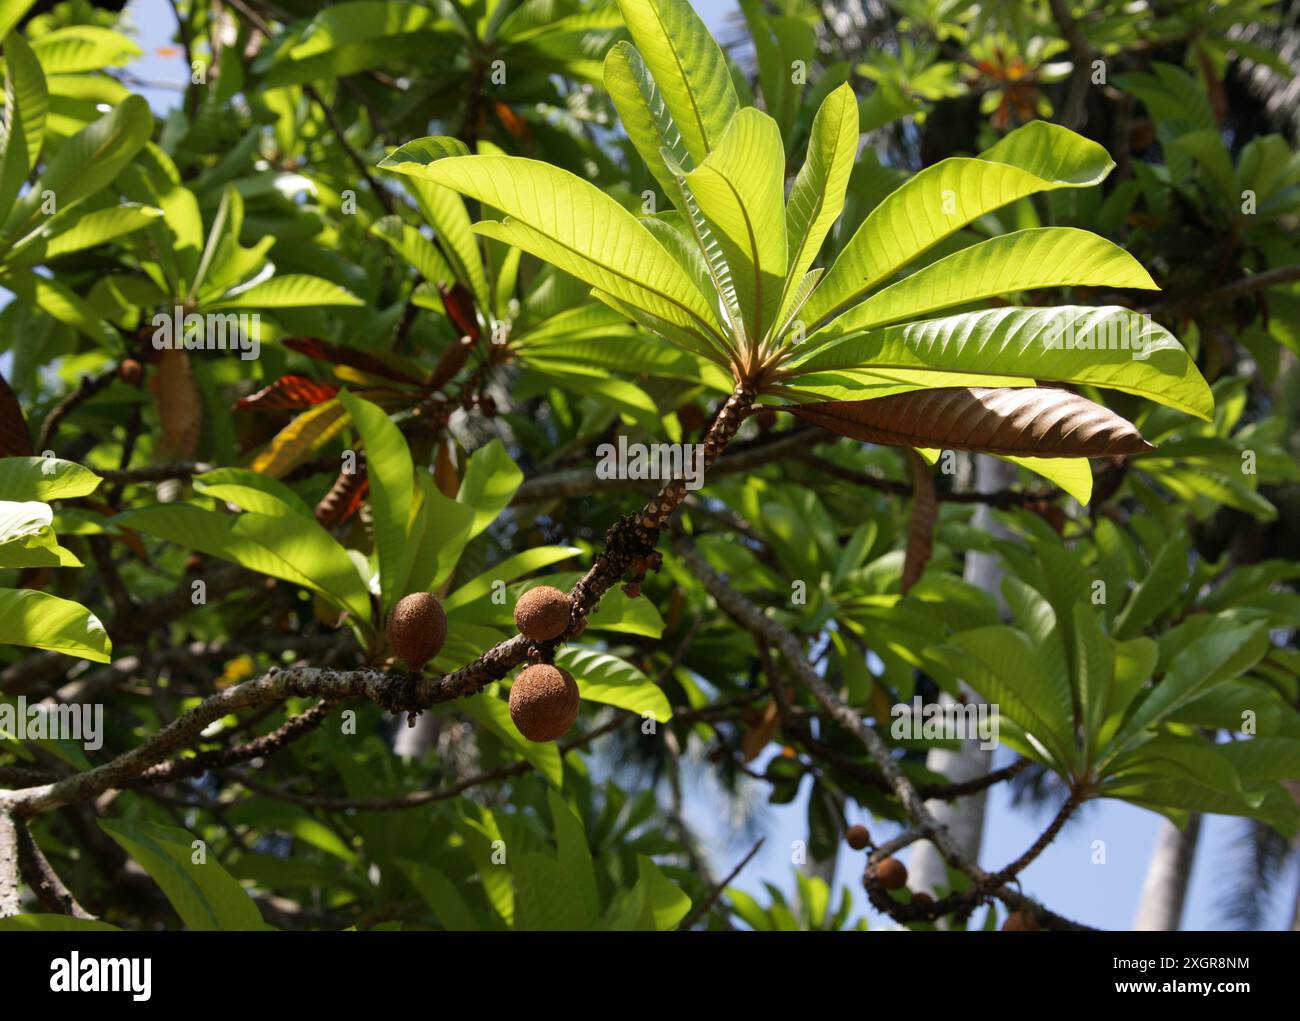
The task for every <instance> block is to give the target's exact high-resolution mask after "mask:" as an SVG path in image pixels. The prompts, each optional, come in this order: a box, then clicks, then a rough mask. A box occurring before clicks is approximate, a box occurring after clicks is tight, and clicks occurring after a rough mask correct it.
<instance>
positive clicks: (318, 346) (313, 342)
mask: <svg viewBox="0 0 1300 1021" xmlns="http://www.w3.org/2000/svg"><path fill="white" fill-rule="evenodd" d="M281 343H283V344H284V346H285V347H287V348H288V349H289V350H290V351H297V352H298V353H299V354H304V355H306V356H307V357H308V358H315V359H316V360H317V361H321V362H329V363H330V364H331V365H350V366H352V368H354V369H360V370H361V371H362V372H368V373H370V374H371V375H374V376H383V377H384V378H385V379H395V380H397V381H398V382H399V383H409V384H411V385H412V386H419V385H420V381H419V380H418V379H414V378H413V377H411V376H408V375H407V374H406V373H405V372H403V371H402V370H401V369H395V368H393V367H392V366H391V365H389V364H388V363H387V362H384V361H382V360H380V359H379V358H376V357H375V356H374V355H372V354H370V353H369V352H368V351H358V350H357V349H356V348H351V347H340V346H339V345H338V344H331V343H330V342H329V341H328V340H320V339H318V338H316V337H287V338H286V339H285V340H283V341H282V342H281Z"/></svg>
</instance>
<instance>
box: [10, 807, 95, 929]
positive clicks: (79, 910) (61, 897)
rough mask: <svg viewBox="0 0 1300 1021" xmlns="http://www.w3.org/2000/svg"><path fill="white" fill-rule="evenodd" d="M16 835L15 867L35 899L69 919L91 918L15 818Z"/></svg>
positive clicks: (47, 909) (46, 907)
mask: <svg viewBox="0 0 1300 1021" xmlns="http://www.w3.org/2000/svg"><path fill="white" fill-rule="evenodd" d="M14 827H15V829H16V831H17V835H18V868H19V871H20V872H21V873H22V877H23V879H25V880H26V881H27V885H28V886H29V887H30V888H31V891H32V893H34V894H36V899H37V900H38V901H40V902H41V906H42V907H43V908H45V910H46V911H50V912H53V913H55V914H59V915H71V916H72V917H73V918H94V917H95V916H94V915H92V914H91V913H90V912H89V911H87V910H86V909H85V908H83V907H82V906H81V904H80V903H78V901H77V898H76V896H75V895H74V894H73V893H72V891H71V890H69V889H68V888H67V886H65V885H64V883H63V880H62V879H60V878H59V874H58V873H57V872H55V871H54V867H53V866H52V865H51V864H50V863H49V861H48V860H47V859H46V857H45V855H44V854H43V853H42V851H41V849H40V846H39V845H38V844H37V843H36V841H35V840H34V839H33V838H32V835H31V833H29V832H28V830H27V826H26V824H25V823H23V822H21V821H15V822H14Z"/></svg>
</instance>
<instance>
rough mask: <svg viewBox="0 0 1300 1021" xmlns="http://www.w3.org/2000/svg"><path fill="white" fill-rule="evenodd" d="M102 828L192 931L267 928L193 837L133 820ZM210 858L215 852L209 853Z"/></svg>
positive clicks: (254, 907)
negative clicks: (199, 854) (197, 847)
mask: <svg viewBox="0 0 1300 1021" xmlns="http://www.w3.org/2000/svg"><path fill="white" fill-rule="evenodd" d="M99 825H100V828H101V829H103V830H104V832H105V833H107V834H108V835H109V836H110V837H112V838H113V839H114V840H115V841H117V843H118V844H120V845H121V847H122V849H123V850H124V851H126V853H127V854H129V855H130V856H131V857H132V858H133V859H135V861H136V862H138V863H139V864H140V865H141V866H143V867H144V870H145V871H146V872H148V873H149V875H150V876H151V877H153V880H154V882H156V883H157V884H158V885H159V886H161V887H162V891H163V893H165V894H166V895H167V899H168V900H169V901H171V905H172V907H174V908H175V909H176V913H177V914H178V915H180V916H181V921H182V922H184V923H185V926H186V928H188V929H190V930H192V931H212V930H220V931H232V930H248V929H257V930H260V929H266V928H269V927H268V926H267V924H266V923H265V922H264V921H263V920H262V914H261V912H260V911H258V910H257V905H256V904H254V903H253V900H252V898H251V897H249V896H248V894H247V893H245V892H244V888H243V887H242V886H240V885H239V883H238V882H237V881H236V880H235V878H234V877H233V876H232V875H231V874H230V873H229V872H227V871H226V870H225V869H223V868H222V867H221V865H220V864H218V863H217V861H216V860H215V858H212V859H211V860H209V858H208V857H206V856H204V857H201V858H199V860H198V861H196V860H195V858H196V850H195V847H194V844H195V843H196V841H195V839H194V836H193V835H192V834H190V833H187V832H186V831H185V830H181V829H176V828H175V827H173V826H160V825H158V824H157V823H151V822H145V821H143V820H132V819H101V820H99ZM207 854H208V855H211V854H212V852H211V851H210V850H209V851H208V852H207Z"/></svg>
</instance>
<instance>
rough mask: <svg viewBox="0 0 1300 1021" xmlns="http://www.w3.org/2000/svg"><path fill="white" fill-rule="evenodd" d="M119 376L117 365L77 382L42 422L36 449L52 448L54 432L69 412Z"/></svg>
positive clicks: (39, 450)
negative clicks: (74, 387) (73, 388)
mask: <svg viewBox="0 0 1300 1021" xmlns="http://www.w3.org/2000/svg"><path fill="white" fill-rule="evenodd" d="M116 378H117V366H116V365H114V366H112V367H111V368H108V369H105V370H104V371H103V372H101V373H100V374H99V375H98V376H82V377H81V382H80V383H78V384H77V387H76V389H75V390H72V391H71V392H70V393H68V394H67V395H65V396H64V398H63V400H61V401H59V403H58V404H56V405H54V407H53V408H51V409H50V413H49V414H48V415H46V416H45V421H44V422H42V423H41V431H40V435H39V436H37V438H36V451H37V454H38V455H40V454H41V453H42V452H43V451H46V450H49V449H50V442H51V441H52V440H53V439H54V432H55V430H56V429H58V427H59V423H60V422H62V421H63V419H64V418H66V417H67V416H68V414H69V413H70V412H71V411H72V410H73V409H74V408H76V407H77V406H78V405H79V404H82V403H83V402H85V401H88V400H89V399H90V398H91V397H93V396H95V394H97V393H99V391H100V390H102V389H104V387H106V386H108V384H109V383H111V382H113V380H115V379H116Z"/></svg>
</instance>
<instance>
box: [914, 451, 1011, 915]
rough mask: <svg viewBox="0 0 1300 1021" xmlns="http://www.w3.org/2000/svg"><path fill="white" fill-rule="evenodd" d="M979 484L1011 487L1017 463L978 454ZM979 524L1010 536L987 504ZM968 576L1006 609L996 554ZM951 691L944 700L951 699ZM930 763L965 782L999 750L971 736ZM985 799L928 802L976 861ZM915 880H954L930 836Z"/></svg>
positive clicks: (921, 846) (973, 557)
mask: <svg viewBox="0 0 1300 1021" xmlns="http://www.w3.org/2000/svg"><path fill="white" fill-rule="evenodd" d="M974 475H975V480H974V481H975V489H977V490H979V491H988V490H995V489H1005V488H1006V487H1007V486H1009V485H1011V484H1012V483H1013V482H1014V481H1015V477H1016V470H1015V467H1014V466H1013V465H1011V464H1009V463H1008V462H1006V461H999V460H997V459H996V458H992V457H984V456H978V457H976V458H975V471H974ZM972 523H973V524H974V526H975V527H976V528H980V529H984V530H985V531H988V532H992V533H994V534H996V535H1005V534H1006V533H1005V530H1004V529H1002V528H1001V527H1000V526H999V525H998V524H997V523H996V522H995V521H994V520H993V515H992V512H991V511H990V510H989V508H988V507H987V506H985V505H981V506H980V507H979V509H978V510H976V512H975V516H974V520H973V522H972ZM965 578H966V580H967V581H968V582H970V583H971V584H972V585H978V586H979V587H980V588H982V589H983V590H984V591H985V592H987V593H989V594H990V595H991V596H993V597H994V599H996V600H997V604H998V608H999V609H1000V610H1001V611H1002V613H1003V615H1004V616H1005V614H1006V602H1005V601H1004V600H1003V598H1002V567H1001V563H1000V561H999V560H998V558H997V557H996V556H989V555H987V554H984V553H971V554H969V555H968V556H967V558H966V570H965ZM963 689H964V690H963V693H964V694H965V695H966V697H967V699H968V700H973V701H978V700H979V696H978V695H976V694H975V692H973V691H972V690H970V689H969V688H965V687H964V686H963ZM951 697H952V696H951V695H948V694H947V693H945V694H944V695H943V698H944V699H949V698H951ZM925 764H926V766H927V767H928V768H930V769H932V770H934V771H935V772H937V773H942V774H943V775H944V776H946V777H948V779H949V780H951V781H952V782H954V783H961V782H962V781H965V780H970V779H973V778H974V777H977V776H982V775H983V774H984V773H987V772H988V771H989V769H990V768H991V767H992V764H993V752H992V751H985V750H984V749H982V748H981V747H980V742H979V741H978V740H971V741H966V742H964V743H963V744H962V746H961V748H959V749H958V750H957V751H947V750H943V749H934V750H932V751H931V752H930V753H929V754H928V755H926V759H925ZM984 803H985V795H984V793H983V792H981V793H979V794H976V795H973V796H971V797H967V798H957V799H956V800H954V801H931V802H928V803H927V804H928V807H929V809H930V811H931V812H933V813H934V817H935V819H937V820H938V821H939V822H941V823H942V824H943V825H944V826H946V827H948V831H949V832H950V833H951V834H952V836H953V839H954V840H955V841H956V842H957V845H958V846H959V847H960V848H961V849H962V851H964V852H965V853H966V855H967V856H968V857H969V858H970V859H971V860H972V861H978V860H979V853H980V845H981V844H982V843H983V841H984ZM908 872H909V873H910V875H911V882H910V883H909V884H908V885H910V886H911V887H912V888H913V889H915V890H925V891H927V892H930V893H934V892H935V891H936V890H937V889H939V888H941V887H944V888H946V887H947V886H948V885H949V884H948V870H947V866H946V865H945V864H944V860H943V857H942V856H941V855H940V854H939V852H938V850H937V849H936V848H935V846H934V845H933V844H932V843H930V842H929V841H928V840H927V841H922V842H921V843H918V844H917V845H916V848H915V850H913V851H912V855H911V858H910V860H909V862H908Z"/></svg>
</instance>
